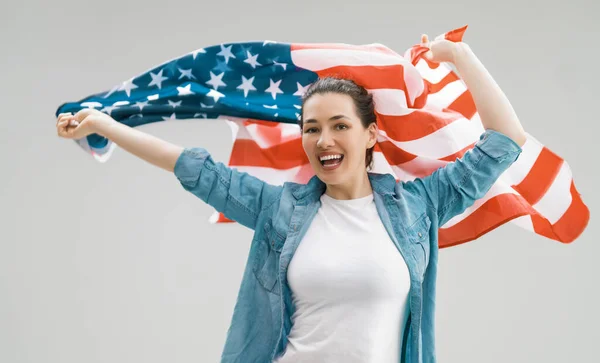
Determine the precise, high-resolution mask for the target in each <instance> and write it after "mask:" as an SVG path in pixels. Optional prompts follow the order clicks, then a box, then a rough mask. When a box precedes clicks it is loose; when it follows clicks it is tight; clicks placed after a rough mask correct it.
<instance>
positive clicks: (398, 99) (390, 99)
mask: <svg viewBox="0 0 600 363" xmlns="http://www.w3.org/2000/svg"><path fill="white" fill-rule="evenodd" d="M368 92H369V93H371V94H372V95H373V99H374V100H375V110H376V111H377V112H379V113H380V114H382V115H389V116H404V115H408V114H410V113H412V112H413V111H414V109H409V108H408V106H407V104H406V93H404V91H403V90H401V89H393V88H379V89H370V90H368Z"/></svg>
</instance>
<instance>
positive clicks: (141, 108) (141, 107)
mask: <svg viewBox="0 0 600 363" xmlns="http://www.w3.org/2000/svg"><path fill="white" fill-rule="evenodd" d="M135 105H136V106H137V107H139V108H140V112H141V111H143V110H144V107H146V106H148V101H144V102H136V103H135Z"/></svg>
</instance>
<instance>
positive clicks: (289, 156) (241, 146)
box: [229, 139, 308, 170]
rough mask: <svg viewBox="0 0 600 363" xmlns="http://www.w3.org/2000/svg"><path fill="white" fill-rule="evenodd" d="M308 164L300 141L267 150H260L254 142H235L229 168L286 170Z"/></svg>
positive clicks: (244, 140)
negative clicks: (251, 167)
mask: <svg viewBox="0 0 600 363" xmlns="http://www.w3.org/2000/svg"><path fill="white" fill-rule="evenodd" d="M306 163H308V158H307V156H306V153H305V152H304V148H303V147H302V141H301V140H300V139H294V140H292V141H288V142H284V143H281V144H278V145H274V146H271V147H269V148H266V149H263V148H261V147H260V146H259V145H258V144H257V143H256V141H254V140H248V139H241V140H235V142H234V143H233V149H232V150H231V157H230V159H229V165H230V166H259V167H265V168H273V169H279V170H286V169H291V168H295V167H297V166H300V165H303V164H306Z"/></svg>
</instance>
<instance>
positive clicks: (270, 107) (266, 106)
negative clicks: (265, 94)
mask: <svg viewBox="0 0 600 363" xmlns="http://www.w3.org/2000/svg"><path fill="white" fill-rule="evenodd" d="M263 107H264V108H269V109H271V110H276V109H277V105H273V106H269V105H263Z"/></svg>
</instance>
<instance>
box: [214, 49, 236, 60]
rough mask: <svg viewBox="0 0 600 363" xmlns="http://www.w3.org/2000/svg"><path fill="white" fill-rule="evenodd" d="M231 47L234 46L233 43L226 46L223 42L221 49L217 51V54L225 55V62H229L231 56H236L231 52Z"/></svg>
mask: <svg viewBox="0 0 600 363" xmlns="http://www.w3.org/2000/svg"><path fill="white" fill-rule="evenodd" d="M231 47H233V45H230V46H228V47H225V46H224V45H223V44H221V51H220V52H219V53H217V55H220V56H221V57H225V63H229V58H235V55H233V53H231Z"/></svg>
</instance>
